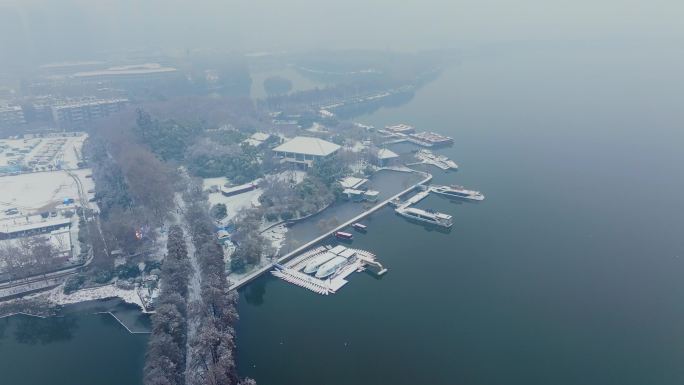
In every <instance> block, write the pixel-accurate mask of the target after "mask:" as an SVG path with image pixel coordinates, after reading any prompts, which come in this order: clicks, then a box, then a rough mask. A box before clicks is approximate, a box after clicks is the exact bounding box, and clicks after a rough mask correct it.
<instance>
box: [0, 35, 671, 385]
mask: <svg viewBox="0 0 684 385" xmlns="http://www.w3.org/2000/svg"><path fill="white" fill-rule="evenodd" d="M682 47H684V46H683V45H676V46H670V47H666V48H658V47H654V46H619V47H618V46H614V45H613V46H610V45H602V46H600V45H594V46H579V45H575V46H565V47H561V46H556V47H541V48H537V49H532V48H531V47H527V48H525V49H521V50H515V49H511V50H508V51H507V52H506V53H501V52H499V53H498V54H496V55H494V54H487V55H481V56H477V57H468V58H466V59H464V60H463V63H462V64H461V65H460V66H458V67H454V68H452V69H450V70H449V71H447V72H445V73H444V74H443V75H442V76H441V77H440V78H439V79H438V80H436V81H434V82H432V83H430V84H428V85H427V86H426V87H424V88H423V89H421V90H419V91H418V92H417V93H416V96H415V98H414V99H413V100H412V101H411V102H410V103H408V104H406V105H404V106H402V107H399V108H392V109H383V110H380V111H378V112H376V113H374V114H373V115H371V116H365V117H362V118H360V119H359V121H363V122H366V123H371V124H374V125H376V126H383V125H385V124H390V123H397V122H407V123H411V124H414V125H416V126H417V127H418V128H419V129H427V130H434V131H437V132H440V133H444V134H448V135H450V136H453V137H454V138H455V144H454V146H453V147H451V148H448V149H444V150H442V152H443V153H445V154H447V155H449V156H450V157H452V158H453V159H454V160H456V161H457V162H458V163H459V164H460V166H461V169H460V170H459V171H458V172H456V173H444V172H442V171H440V170H437V169H433V171H434V174H435V183H459V184H463V185H465V186H468V187H472V188H475V189H479V190H481V191H482V192H483V193H485V194H486V196H487V200H486V201H484V202H483V203H481V204H467V203H458V202H450V201H448V200H445V199H442V198H439V197H429V198H428V199H426V200H425V201H424V202H421V204H420V205H421V206H422V207H431V208H434V209H436V210H439V211H444V212H447V213H450V214H452V215H454V220H455V224H454V228H453V229H452V231H451V232H449V233H444V232H439V231H434V230H430V229H426V228H424V227H422V226H419V225H415V224H412V223H409V222H407V221H405V220H403V219H402V218H400V217H397V216H396V215H395V214H394V213H393V212H392V211H391V210H390V209H386V210H382V211H380V212H378V213H376V214H374V215H373V216H372V217H371V218H369V219H368V220H366V221H365V222H366V223H367V224H368V225H369V231H368V233H367V234H366V235H361V234H359V235H357V236H356V237H355V240H354V242H353V245H354V246H355V247H359V248H364V249H368V250H370V251H373V252H374V253H376V254H377V255H378V256H379V258H380V260H381V261H382V262H383V264H385V265H387V266H388V267H389V269H390V271H389V272H388V273H387V274H386V275H385V276H383V277H382V278H381V279H376V278H375V277H373V276H372V275H369V274H365V273H363V274H355V275H353V276H351V277H350V278H351V282H350V283H349V284H348V285H347V286H345V287H344V288H343V289H342V290H341V291H340V292H339V293H337V294H335V295H332V296H319V295H317V294H313V293H311V292H309V291H306V290H304V289H301V288H299V287H294V286H291V285H288V284H286V283H284V282H282V281H279V280H276V279H273V278H271V277H263V278H261V279H259V280H257V281H255V282H254V283H253V284H251V285H249V286H247V287H246V288H245V289H243V290H242V291H241V296H240V303H239V311H240V316H241V321H240V324H239V325H238V341H237V342H238V346H239V351H238V358H239V370H240V372H241V374H242V375H249V376H252V377H254V378H256V379H257V381H258V383H259V384H260V385H294V384H297V385H326V384H330V385H336V384H369V385H371V384H373V385H375V384H394V385H402V384H406V385H408V384H411V385H414V384H464V385H470V384H490V385H497V384H502V385H503V384H506V385H510V384H521V385H523V384H524V385H530V384H540V385H541V384H543V385H547V384H554V385H562V384H572V385H575V384H597V385H605V384H621V385H629V384H634V385H643V384H649V385H670V384H682V383H684V366H683V365H682V362H684V279H682V276H683V275H684V236H682V234H684V199H682V193H681V192H682V191H684V171H683V170H682V165H684V151H683V148H684V133H683V130H682V126H683V125H684V109H683V108H681V104H682V100H683V96H684V95H683V93H684V91H683V90H684V73H683V71H682V68H684V66H683V64H684V62H683V60H682V57H684V54H683V52H682V49H683V48H682ZM91 313H92V311H90V310H89V311H85V310H82V311H80V312H77V313H75V314H71V315H69V316H68V317H66V318H52V319H47V320H41V319H33V318H26V317H12V318H6V319H2V320H0V380H2V381H0V383H2V384H5V383H7V384H12V385H39V384H41V385H42V384H47V383H49V384H59V385H61V384H65V385H66V384H69V385H71V384H98V385H109V384H111V385H135V384H139V383H141V379H140V376H141V373H142V365H143V358H144V347H145V339H146V337H145V335H133V334H129V333H128V332H127V331H126V330H125V329H124V328H123V327H122V326H121V325H119V324H118V323H117V322H116V320H114V319H113V318H112V317H110V316H108V315H93V314H91Z"/></svg>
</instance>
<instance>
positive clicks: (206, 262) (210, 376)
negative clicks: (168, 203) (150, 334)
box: [185, 185, 254, 385]
mask: <svg viewBox="0 0 684 385" xmlns="http://www.w3.org/2000/svg"><path fill="white" fill-rule="evenodd" d="M185 201H186V208H185V220H186V222H187V224H188V226H189V231H190V237H191V239H192V243H193V245H194V247H195V257H196V258H197V262H198V264H199V267H200V277H201V302H200V303H199V304H198V306H197V312H198V315H199V325H198V326H197V332H196V333H195V334H194V339H193V340H191V341H190V349H191V351H190V352H189V353H188V356H189V357H191V361H190V365H189V366H188V370H190V371H191V372H190V373H188V374H189V375H190V376H189V380H190V381H191V382H192V384H197V385H200V384H202V385H205V384H207V385H232V384H240V385H249V384H254V382H253V380H250V379H244V380H240V379H239V378H238V376H237V369H236V364H235V329H234V325H235V323H236V322H237V320H238V314H237V310H236V307H235V305H236V303H237V294H236V293H235V292H234V291H230V290H229V286H228V282H227V280H226V276H225V264H224V258H223V257H224V256H223V248H222V247H221V246H220V245H219V244H218V243H217V242H216V236H215V230H214V224H213V221H212V219H211V216H210V215H209V205H208V203H207V200H206V195H205V193H204V192H203V191H202V187H201V185H191V186H190V189H189V191H188V193H186V194H185Z"/></svg>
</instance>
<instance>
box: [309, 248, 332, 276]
mask: <svg viewBox="0 0 684 385" xmlns="http://www.w3.org/2000/svg"><path fill="white" fill-rule="evenodd" d="M333 258H335V254H333V253H331V252H329V251H326V252H324V253H322V254H319V255H317V256H315V257H313V258H311V260H310V261H309V263H307V264H306V266H305V267H304V272H305V273H307V274H313V273H315V272H316V271H317V270H318V268H319V267H321V265H322V264H324V263H326V262H328V261H329V260H331V259H333Z"/></svg>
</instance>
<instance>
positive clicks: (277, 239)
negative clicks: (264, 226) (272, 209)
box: [262, 224, 287, 254]
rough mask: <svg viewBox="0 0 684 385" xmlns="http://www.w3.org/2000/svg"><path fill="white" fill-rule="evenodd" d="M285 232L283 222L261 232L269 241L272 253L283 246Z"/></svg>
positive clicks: (275, 252) (285, 228)
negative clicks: (272, 249)
mask: <svg viewBox="0 0 684 385" xmlns="http://www.w3.org/2000/svg"><path fill="white" fill-rule="evenodd" d="M286 234H287V227H286V226H285V225H284V224H282V225H278V226H275V227H272V228H270V229H268V230H266V231H265V232H263V233H262V235H263V236H264V238H266V240H268V241H270V242H271V246H273V248H274V254H277V253H278V251H279V250H280V248H281V247H283V243H284V242H285V235H286Z"/></svg>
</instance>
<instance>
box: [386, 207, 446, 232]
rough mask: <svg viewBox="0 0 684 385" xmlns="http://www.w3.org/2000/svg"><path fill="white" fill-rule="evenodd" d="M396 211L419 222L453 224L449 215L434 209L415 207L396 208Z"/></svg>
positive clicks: (442, 224)
mask: <svg viewBox="0 0 684 385" xmlns="http://www.w3.org/2000/svg"><path fill="white" fill-rule="evenodd" d="M396 212H397V214H399V215H401V216H402V217H405V218H409V219H413V220H416V221H420V222H426V223H430V224H433V225H437V226H442V227H451V226H452V225H453V224H454V221H453V218H452V216H451V215H448V214H443V213H438V212H434V211H427V210H421V209H417V208H415V207H407V208H403V209H397V210H396Z"/></svg>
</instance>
